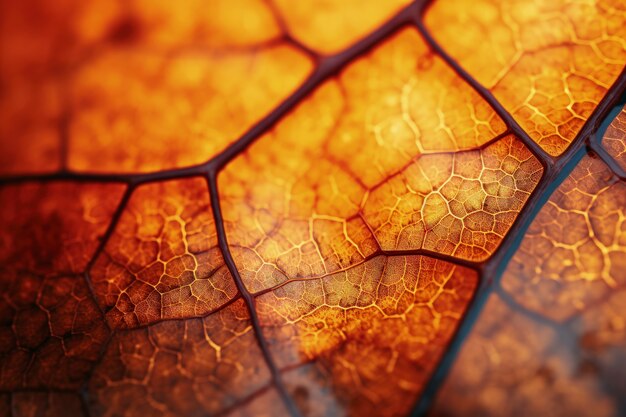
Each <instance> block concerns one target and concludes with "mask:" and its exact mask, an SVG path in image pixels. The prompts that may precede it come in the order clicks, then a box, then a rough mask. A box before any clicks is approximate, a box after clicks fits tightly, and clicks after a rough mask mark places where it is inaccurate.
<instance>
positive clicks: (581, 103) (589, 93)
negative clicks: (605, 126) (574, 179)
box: [425, 0, 626, 156]
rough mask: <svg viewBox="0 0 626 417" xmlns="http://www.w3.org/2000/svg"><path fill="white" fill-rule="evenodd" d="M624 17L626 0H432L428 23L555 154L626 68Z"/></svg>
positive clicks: (625, 24)
mask: <svg viewBox="0 0 626 417" xmlns="http://www.w3.org/2000/svg"><path fill="white" fill-rule="evenodd" d="M624 16H626V10H624V9H623V4H622V2H620V1H603V0H597V1H596V0H592V1H569V0H535V1H527V0H515V1H502V0H478V1H471V2H470V1H465V0H446V1H435V2H433V3H432V5H431V6H430V7H429V8H428V11H427V13H426V16H425V23H426V25H427V26H428V28H429V29H430V30H431V32H432V34H433V36H434V37H435V38H436V39H437V40H438V41H439V42H440V43H441V45H442V46H443V48H444V49H445V50H446V51H447V52H448V53H449V54H450V55H451V56H452V57H453V58H454V59H456V60H457V61H458V62H459V63H460V64H461V66H463V67H464V68H465V69H466V70H467V71H469V73H470V74H471V75H472V76H473V77H475V78H476V79H477V80H478V81H479V82H480V83H481V84H482V85H484V86H485V87H487V88H488V89H490V90H491V92H492V93H493V94H494V95H495V97H496V98H497V99H498V100H499V101H500V103H502V105H503V106H504V107H505V108H506V109H507V110H508V111H509V112H510V113H511V114H512V115H513V117H514V118H515V120H516V121H517V122H518V123H519V124H520V126H521V127H522V128H523V129H524V130H525V131H526V132H527V133H528V134H529V135H530V137H531V138H532V139H533V140H535V141H536V142H537V143H538V144H539V145H541V147H542V148H543V149H545V151H546V152H548V153H549V154H550V155H554V156H556V155H560V154H561V153H563V151H564V150H565V149H566V148H567V147H568V146H569V144H570V143H571V142H572V140H574V138H575V137H576V134H577V133H578V132H579V131H580V129H581V127H582V126H583V124H584V123H585V121H586V120H587V118H588V117H589V116H590V115H591V113H592V112H593V110H594V109H595V107H596V105H597V104H598V102H599V101H600V99H602V97H604V95H605V94H606V91H607V90H608V89H609V88H610V87H611V85H612V84H613V82H614V81H615V79H616V78H617V76H618V75H619V74H620V72H621V71H622V69H623V68H624V62H625V61H626V18H624ZM460 28H462V29H460Z"/></svg>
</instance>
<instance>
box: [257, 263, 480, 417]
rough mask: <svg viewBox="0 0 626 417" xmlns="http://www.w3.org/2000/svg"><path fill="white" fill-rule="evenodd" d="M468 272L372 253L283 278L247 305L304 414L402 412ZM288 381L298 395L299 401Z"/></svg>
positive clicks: (467, 294) (457, 314) (471, 278)
mask: <svg viewBox="0 0 626 417" xmlns="http://www.w3.org/2000/svg"><path fill="white" fill-rule="evenodd" d="M476 278H477V274H476V272H475V271H472V270H468V269H466V268H462V267H456V266H454V265H453V264H451V263H448V262H443V261H437V260H434V259H430V258H427V257H423V256H406V257H405V256H398V257H384V256H379V257H376V258H373V259H372V260H370V261H367V262H366V263H364V264H363V265H360V266H356V267H353V268H351V269H349V270H347V271H343V272H338V273H335V274H331V275H329V276H327V277H324V278H321V279H316V280H306V281H295V282H292V283H289V284H286V285H284V286H282V287H281V288H279V289H277V290H275V291H273V292H271V293H268V294H265V295H263V296H261V297H259V298H258V301H257V309H258V311H259V317H260V320H261V324H262V326H264V335H265V336H266V338H267V340H268V341H269V343H270V345H271V352H272V354H273V355H274V357H275V358H276V362H277V365H278V366H279V367H281V368H283V367H288V368H291V369H293V370H291V371H289V372H288V373H287V374H286V375H285V383H286V384H287V386H288V387H290V388H291V387H293V390H292V392H294V397H295V401H296V403H297V404H298V405H299V406H300V408H301V409H302V410H303V414H304V415H309V416H320V417H321V416H327V415H352V416H362V415H368V413H371V410H376V411H375V412H376V415H379V416H398V415H406V414H407V413H408V412H409V411H410V409H411V406H412V405H413V403H414V401H415V398H416V397H417V396H418V395H419V393H420V392H421V390H422V388H423V386H424V384H425V382H426V380H427V378H428V376H429V375H430V374H431V372H432V370H433V368H434V366H435V364H436V363H437V361H438V359H439V357H440V356H441V354H442V346H445V345H446V343H447V341H448V340H449V339H450V337H451V336H452V333H453V332H454V329H455V328H456V327H457V325H458V322H459V319H460V318H461V317H462V315H463V312H464V311H465V306H466V305H467V303H468V302H469V300H470V299H471V297H472V294H473V292H474V289H475V287H476V281H477V280H476ZM294 368H295V369H294ZM298 387H300V388H298ZM298 389H300V391H304V392H306V395H307V397H308V398H305V399H302V401H301V403H298V395H297V392H298Z"/></svg>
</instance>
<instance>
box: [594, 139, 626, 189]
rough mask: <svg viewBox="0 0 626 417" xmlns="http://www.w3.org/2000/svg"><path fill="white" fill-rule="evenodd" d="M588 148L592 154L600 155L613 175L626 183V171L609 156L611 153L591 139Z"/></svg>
mask: <svg viewBox="0 0 626 417" xmlns="http://www.w3.org/2000/svg"><path fill="white" fill-rule="evenodd" d="M587 146H588V148H589V150H590V151H591V152H593V153H595V154H596V155H598V157H599V158H600V159H601V160H602V162H604V164H605V165H606V166H608V167H609V169H610V170H611V172H613V175H615V176H616V177H617V178H619V179H620V180H621V181H626V171H624V169H623V168H622V167H621V166H620V165H619V164H618V163H617V161H616V160H615V159H613V157H612V156H611V155H609V153H608V152H607V151H606V149H604V147H603V146H602V145H600V144H599V143H598V142H596V141H595V140H593V139H591V140H589V143H588V144H587Z"/></svg>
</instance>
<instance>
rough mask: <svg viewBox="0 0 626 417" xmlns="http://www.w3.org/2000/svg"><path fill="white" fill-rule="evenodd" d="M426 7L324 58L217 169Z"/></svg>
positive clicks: (405, 12)
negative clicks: (314, 91) (324, 83)
mask: <svg viewBox="0 0 626 417" xmlns="http://www.w3.org/2000/svg"><path fill="white" fill-rule="evenodd" d="M423 3H424V0H418V1H415V2H413V3H411V4H410V5H408V6H407V7H405V8H404V9H402V10H401V11H400V12H399V13H397V14H396V15H395V16H393V17H392V18H391V19H389V20H388V21H387V22H385V23H384V24H383V25H382V26H380V27H379V28H378V29H375V30H374V31H372V32H370V33H369V34H368V35H367V36H365V37H364V38H362V39H361V40H359V41H357V42H356V43H354V44H352V45H351V46H349V47H348V48H346V49H344V50H343V51H341V52H339V53H337V54H335V55H328V56H322V57H321V58H320V60H319V63H318V65H317V67H316V68H315V69H314V70H313V73H312V74H311V75H310V76H309V78H307V80H306V81H305V82H304V83H303V84H302V85H300V87H299V88H298V89H297V90H296V91H294V92H293V93H292V94H291V95H290V96H289V97H288V98H287V99H285V100H284V101H283V102H282V103H281V104H280V105H278V106H277V107H276V108H275V109H274V110H273V111H272V112H271V113H269V114H268V115H267V116H266V117H265V118H263V119H262V120H261V121H259V122H258V123H257V124H256V125H254V126H253V127H252V128H251V129H250V130H248V131H247V132H246V133H244V135H243V136H242V137H241V138H240V139H239V140H237V141H236V142H234V143H232V144H231V145H230V146H229V147H227V148H226V149H225V150H224V151H223V152H222V153H221V154H219V155H217V156H216V157H215V159H214V162H213V165H214V166H215V168H217V170H220V169H221V168H223V167H224V165H225V164H227V163H228V162H229V161H230V160H232V159H233V158H235V157H236V156H237V155H239V154H240V153H241V152H243V151H244V150H245V149H246V148H247V147H248V146H249V145H250V144H251V143H252V142H253V141H254V140H256V139H257V138H258V137H259V136H261V135H262V134H263V133H265V132H266V131H268V130H269V129H271V128H272V127H273V126H274V125H275V124H276V123H277V122H278V121H279V120H280V119H282V117H283V116H285V115H286V114H287V113H289V112H290V111H291V110H292V109H293V108H295V107H296V106H297V104H298V103H300V102H301V101H302V100H304V99H305V98H306V97H307V96H308V95H309V93H311V92H312V91H313V90H315V89H316V88H317V87H318V86H319V85H320V84H321V83H323V82H324V81H326V80H327V79H329V78H331V77H333V76H335V75H336V74H338V73H339V72H340V71H341V70H343V69H344V68H345V67H346V66H347V65H348V64H350V63H352V61H354V60H355V59H356V58H357V57H359V56H361V55H363V54H365V53H367V52H368V51H370V50H371V49H372V48H373V47H374V46H376V45H378V44H379V43H380V42H381V41H383V40H384V39H386V38H388V37H389V36H390V35H392V34H394V33H395V32H397V31H398V30H399V29H400V28H402V27H403V26H406V25H408V24H409V23H410V22H411V19H412V16H414V15H415V14H416V13H417V12H418V11H419V10H420V8H421V7H422V4H423Z"/></svg>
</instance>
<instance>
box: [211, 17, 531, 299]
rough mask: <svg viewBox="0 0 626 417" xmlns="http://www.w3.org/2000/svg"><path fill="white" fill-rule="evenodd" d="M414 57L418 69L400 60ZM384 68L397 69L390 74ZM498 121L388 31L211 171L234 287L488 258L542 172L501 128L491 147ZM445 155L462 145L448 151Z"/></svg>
mask: <svg viewBox="0 0 626 417" xmlns="http://www.w3.org/2000/svg"><path fill="white" fill-rule="evenodd" d="M416 54H417V56H420V54H421V56H422V57H423V60H420V61H418V62H420V63H421V64H424V63H426V64H424V65H417V67H415V66H414V65H412V63H413V62H414V61H413V59H414V58H413V57H414V56H415V55H416ZM387 62H392V63H398V64H397V66H396V67H395V68H393V71H390V70H389V68H388V65H386V64H385V63H387ZM418 79H421V80H430V82H425V83H421V82H420V81H417V80H418ZM398 80H403V82H402V83H400V82H398ZM442 81H443V82H442ZM363 97H365V99H363ZM357 98H358V100H357ZM468 100H469V101H468ZM411 103H414V105H411ZM418 103H419V104H418ZM425 103H432V105H431V106H425V107H422V106H424V104H425ZM469 103H473V104H472V105H471V107H468V104H469ZM409 108H410V109H412V110H411V111H409V110H408V109H409ZM502 129H503V125H502V122H501V121H500V120H499V119H498V118H497V116H495V115H494V113H493V110H491V109H490V108H489V107H488V106H487V105H486V104H485V103H484V102H483V101H481V99H480V97H479V96H478V95H477V94H476V93H475V92H472V91H471V90H469V87H468V86H466V85H463V84H462V83H460V82H459V81H458V80H457V79H456V78H455V75H454V73H453V72H452V71H451V70H450V69H448V68H445V67H444V65H443V63H441V62H440V61H439V59H438V58H436V57H433V56H432V55H431V54H430V53H428V52H427V50H426V48H425V46H423V44H422V41H421V40H420V38H419V37H418V36H417V34H416V33H415V32H414V31H413V30H411V29H407V30H405V31H403V32H401V33H400V34H398V35H397V36H395V37H393V38H391V39H390V40H389V41H387V42H385V43H384V44H382V45H381V46H380V47H378V48H377V49H376V50H375V51H374V52H372V53H371V54H369V55H367V56H365V57H363V58H361V59H359V60H358V61H356V62H354V63H353V64H351V65H350V66H349V67H348V68H347V69H346V70H345V71H344V72H343V73H342V74H341V75H340V76H339V77H338V78H337V79H334V80H331V81H329V82H327V83H326V84H325V85H323V86H322V87H320V88H319V90H318V91H317V92H316V93H315V94H314V95H313V96H312V97H311V98H310V99H308V100H306V101H305V102H304V103H303V104H302V105H300V106H299V107H298V108H297V109H296V110H295V111H294V112H293V113H291V114H290V115H289V116H288V117H287V118H286V119H285V120H284V121H283V122H282V123H281V124H280V125H279V126H278V127H277V128H276V129H274V130H273V131H272V132H270V133H268V134H267V135H266V136H264V137H262V138H260V139H259V140H258V142H256V143H255V144H254V145H253V146H252V147H251V148H250V149H249V150H248V151H246V152H245V153H244V154H242V155H241V156H239V157H238V158H237V159H236V160H235V161H233V163H232V164H230V165H229V166H227V168H226V170H225V171H224V172H223V173H222V174H221V175H220V182H219V185H220V190H221V195H220V198H221V201H222V205H223V211H224V219H225V223H226V233H227V235H228V239H229V243H230V244H231V248H232V252H233V256H234V258H235V262H236V263H237V264H238V266H239V268H240V272H241V274H242V278H243V280H244V282H245V283H246V285H248V286H249V288H250V290H251V291H253V292H256V291H260V290H263V289H266V288H271V287H272V286H273V285H276V284H279V283H281V282H284V281H285V280H287V279H293V278H305V277H316V276H321V275H324V274H328V273H332V272H335V271H337V270H341V269H344V268H348V267H350V266H352V265H354V264H357V263H362V262H363V261H364V260H365V259H367V258H368V257H370V256H372V255H373V254H374V253H376V252H377V251H378V250H380V249H383V250H411V249H427V250H432V251H436V252H438V253H442V254H446V255H452V256H455V257H458V258H461V259H467V260H482V259H485V258H487V257H488V256H489V255H490V254H491V253H493V251H494V250H495V248H497V246H498V244H499V243H500V241H501V239H502V237H503V236H504V235H505V234H506V231H507V230H508V228H509V227H510V226H511V224H512V223H513V221H514V220H515V218H516V216H517V213H519V210H521V208H522V206H523V203H524V202H525V200H526V199H527V198H528V195H529V194H530V192H531V191H532V190H533V189H534V187H535V185H536V184H537V182H538V181H539V179H540V178H541V174H542V168H541V165H540V164H539V162H538V161H537V159H536V158H535V157H534V156H533V155H532V154H531V153H530V151H528V150H527V149H526V148H525V147H524V145H523V144H522V143H521V142H519V141H518V140H517V139H515V138H514V137H513V136H506V137H504V138H502V139H499V140H497V141H495V142H493V143H490V141H491V140H492V139H494V137H495V136H497V134H498V133H500V132H501V131H502ZM387 138H390V139H387ZM481 146H484V148H481ZM355 147H358V148H359V149H361V152H359V153H357V154H354V152H351V151H350V149H354V148H355ZM479 148H481V149H479ZM470 149H475V150H470ZM458 150H467V151H464V152H458V153H454V154H452V153H450V151H458ZM446 151H447V152H446Z"/></svg>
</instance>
